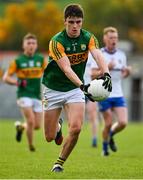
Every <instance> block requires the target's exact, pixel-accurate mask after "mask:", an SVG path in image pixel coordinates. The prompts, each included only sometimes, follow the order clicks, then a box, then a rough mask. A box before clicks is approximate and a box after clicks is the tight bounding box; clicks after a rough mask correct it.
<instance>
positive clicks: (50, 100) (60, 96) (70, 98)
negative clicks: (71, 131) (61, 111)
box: [43, 87, 85, 111]
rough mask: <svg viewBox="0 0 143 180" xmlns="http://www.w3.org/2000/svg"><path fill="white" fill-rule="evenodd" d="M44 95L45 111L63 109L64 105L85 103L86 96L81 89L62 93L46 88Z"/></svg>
mask: <svg viewBox="0 0 143 180" xmlns="http://www.w3.org/2000/svg"><path fill="white" fill-rule="evenodd" d="M43 94H44V97H43V109H44V110H45V111H46V110H51V109H58V108H62V107H63V105H64V104H69V103H80V102H82V103H85V96H84V94H83V92H82V91H81V90H80V89H79V88H76V89H73V90H71V91H67V92H60V91H55V90H52V89H49V88H47V87H45V88H44V92H43Z"/></svg>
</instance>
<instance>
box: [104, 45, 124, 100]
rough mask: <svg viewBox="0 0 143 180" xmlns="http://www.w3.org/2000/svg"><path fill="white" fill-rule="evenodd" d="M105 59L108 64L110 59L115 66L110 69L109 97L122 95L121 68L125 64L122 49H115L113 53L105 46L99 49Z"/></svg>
mask: <svg viewBox="0 0 143 180" xmlns="http://www.w3.org/2000/svg"><path fill="white" fill-rule="evenodd" d="M101 51H102V53H103V55H104V58H105V61H106V63H107V64H109V63H110V62H111V61H113V62H114V63H115V66H114V68H113V69H112V70H110V74H111V77H112V92H111V93H110V96H109V97H122V96H123V91H122V72H121V71H122V69H123V68H125V67H126V66H127V58H126V55H125V53H124V52H123V51H121V50H120V49H116V50H115V51H114V52H113V53H109V52H108V51H107V50H106V48H102V49H101Z"/></svg>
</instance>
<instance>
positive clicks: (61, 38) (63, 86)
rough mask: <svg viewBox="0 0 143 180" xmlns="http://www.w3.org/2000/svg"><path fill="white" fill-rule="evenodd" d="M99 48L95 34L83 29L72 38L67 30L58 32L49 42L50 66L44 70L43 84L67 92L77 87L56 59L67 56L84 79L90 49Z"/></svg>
mask: <svg viewBox="0 0 143 180" xmlns="http://www.w3.org/2000/svg"><path fill="white" fill-rule="evenodd" d="M94 48H98V41H97V39H96V38H95V36H94V35H93V34H91V33H90V32H88V31H86V30H83V29H82V30H81V33H80V36H79V37H77V38H70V37H69V36H68V35H67V33H66V30H64V31H62V32H60V33H58V34H56V35H55V36H54V37H53V38H52V39H51V41H50V44H49V59H48V66H47V68H46V69H45V71H44V76H43V81H42V82H43V84H44V85H45V86H47V87H48V88H50V89H53V90H56V91H61V92H66V91H70V90H72V89H75V88H77V87H76V85H75V84H73V82H71V81H70V80H69V79H68V78H67V77H66V75H65V74H64V72H63V71H62V70H61V69H60V68H59V66H58V65H57V63H56V61H58V60H59V59H60V58H62V57H64V56H67V57H68V58H69V60H70V64H71V68H72V69H73V71H74V72H75V73H76V74H77V76H78V77H79V78H80V79H81V81H83V74H84V71H85V66H86V62H87V58H88V51H89V50H91V49H94Z"/></svg>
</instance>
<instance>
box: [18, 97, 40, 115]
mask: <svg viewBox="0 0 143 180" xmlns="http://www.w3.org/2000/svg"><path fill="white" fill-rule="evenodd" d="M17 105H18V106H19V107H21V108H23V107H32V108H33V111H34V112H42V101H41V100H39V99H35V98H29V97H21V98H19V99H18V100H17Z"/></svg>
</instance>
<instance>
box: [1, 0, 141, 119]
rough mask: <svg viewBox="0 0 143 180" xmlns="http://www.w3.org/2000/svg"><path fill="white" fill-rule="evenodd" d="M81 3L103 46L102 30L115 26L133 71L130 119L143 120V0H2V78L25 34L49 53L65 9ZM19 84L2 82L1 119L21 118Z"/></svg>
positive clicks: (127, 88)
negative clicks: (70, 4) (30, 34)
mask: <svg viewBox="0 0 143 180" xmlns="http://www.w3.org/2000/svg"><path fill="white" fill-rule="evenodd" d="M69 3H80V4H81V5H82V6H83V8H84V11H85V13H84V14H85V18H84V28H85V29H88V30H89V31H91V32H92V33H94V34H95V35H96V37H97V38H98V40H99V43H100V46H101V47H102V45H103V41H102V30H103V28H104V27H106V26H115V27H117V28H118V30H119V35H120V36H119V37H120V43H119V47H120V48H122V49H123V50H124V51H125V52H126V53H127V55H128V64H129V65H132V67H133V74H132V76H130V77H129V78H127V79H126V80H124V82H123V89H124V94H125V97H126V98H127V103H128V107H129V119H130V120H135V121H143V21H142V19H143V13H142V12H143V1H142V0H108V1H107V0H85V1H81V0H71V1H70V0H0V77H1V76H2V73H3V71H5V70H6V68H7V67H8V64H9V61H10V60H12V59H13V58H14V57H15V56H16V55H17V54H18V53H19V52H20V51H21V50H22V49H21V43H22V38H23V36H24V35H25V34H26V33H28V32H31V33H34V34H36V35H37V37H38V40H39V51H41V52H46V53H47V52H48V43H49V40H50V38H51V37H52V36H53V35H54V34H55V33H57V32H59V31H60V30H62V29H63V17H62V16H63V9H64V7H65V6H66V5H67V4H69ZM15 91H16V87H13V86H9V85H6V84H3V83H2V81H0V107H1V108H0V118H19V117H20V112H19V109H18V108H17V106H16V93H15Z"/></svg>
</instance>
